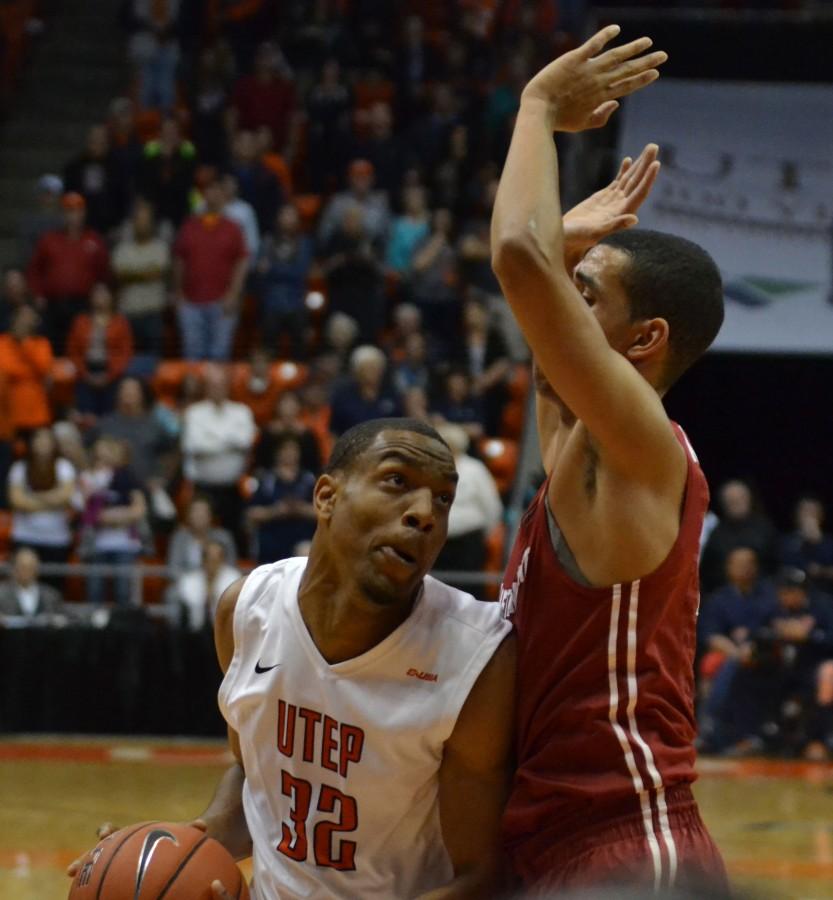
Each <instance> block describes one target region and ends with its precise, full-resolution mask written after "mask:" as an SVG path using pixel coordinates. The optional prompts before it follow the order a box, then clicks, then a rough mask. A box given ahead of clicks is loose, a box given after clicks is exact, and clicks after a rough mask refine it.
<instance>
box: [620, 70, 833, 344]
mask: <svg viewBox="0 0 833 900" xmlns="http://www.w3.org/2000/svg"><path fill="white" fill-rule="evenodd" d="M622 115H623V121H622V123H621V124H622V128H621V137H620V151H621V155H628V154H629V155H631V156H636V154H637V153H639V151H640V150H641V149H642V147H643V146H644V145H645V144H647V143H649V142H650V141H654V142H655V143H657V144H659V146H660V147H661V148H662V153H663V161H664V162H663V168H662V171H661V172H660V176H659V180H658V182H657V184H656V186H655V187H654V191H653V194H652V195H651V196H650V197H649V198H648V200H647V201H646V203H645V205H644V207H643V208H642V211H641V212H640V213H639V221H640V227H642V228H653V229H656V230H658V231H667V232H670V233H672V234H678V235H680V236H682V237H686V238H689V239H690V240H692V241H695V242H696V243H698V244H700V245H701V246H702V247H704V248H705V249H706V250H708V251H709V253H711V254H712V256H713V257H714V258H715V260H716V261H717V264H718V265H719V266H720V269H721V272H722V273H723V278H724V282H725V286H726V321H725V323H724V325H723V328H722V330H721V332H720V335H719V337H718V338H717V341H716V342H715V347H716V348H717V349H722V350H746V351H767V352H773V351H775V352H790V353H794V352H800V353H833V87H831V86H827V85H823V86H822V85H819V86H816V85H789V84H760V83H758V84H746V83H730V82H702V81H674V80H673V79H672V80H660V81H659V82H657V83H656V84H654V85H652V86H651V87H649V88H647V89H646V90H644V91H640V92H639V93H637V94H635V95H634V96H632V97H630V98H628V101H627V103H626V104H625V105H624V109H623V110H622Z"/></svg>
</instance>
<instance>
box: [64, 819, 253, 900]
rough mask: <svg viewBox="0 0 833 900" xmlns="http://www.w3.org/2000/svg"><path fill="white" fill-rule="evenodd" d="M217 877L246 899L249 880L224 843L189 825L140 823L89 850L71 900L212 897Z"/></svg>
mask: <svg viewBox="0 0 833 900" xmlns="http://www.w3.org/2000/svg"><path fill="white" fill-rule="evenodd" d="M215 879H219V880H220V881H221V882H222V883H223V885H224V886H225V888H226V890H227V891H228V892H229V893H230V894H231V896H232V897H234V898H235V900H248V897H249V889H248V887H247V885H246V880H245V878H244V877H243V874H242V873H241V871H240V870H239V869H238V868H237V864H236V863H235V861H234V860H233V859H232V857H231V854H229V852H228V851H227V850H226V849H225V847H223V846H222V844H220V843H218V842H217V841H215V840H214V839H213V838H210V837H207V836H206V835H205V834H203V832H202V831H200V830H199V829H197V828H192V827H190V826H188V825H178V824H175V823H172V822H141V823H139V824H137V825H129V826H128V827H127V828H122V829H121V830H120V831H117V832H115V833H114V834H111V835H110V836H109V837H106V838H104V840H103V841H101V842H100V843H98V844H97V845H96V846H95V847H94V848H93V849H92V850H90V852H89V853H87V855H86V856H85V857H84V858H83V859H82V860H81V867H80V869H79V870H78V873H77V874H76V876H75V878H73V880H72V887H71V888H70V892H69V900H93V898H95V900H159V898H161V897H163V896H164V897H165V900H212V897H213V894H212V892H211V882H212V881H214V880H215Z"/></svg>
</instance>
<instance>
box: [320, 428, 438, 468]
mask: <svg viewBox="0 0 833 900" xmlns="http://www.w3.org/2000/svg"><path fill="white" fill-rule="evenodd" d="M383 431H410V432H413V433H414V434H422V435H425V436H426V437H430V438H433V439H434V440H435V441H438V442H439V443H440V444H442V445H443V447H446V448H448V444H446V442H445V441H444V440H443V439H442V437H441V436H440V434H439V432H438V431H437V429H436V428H433V427H432V426H431V425H428V424H427V423H425V422H422V421H420V420H419V419H409V418H387V419H368V420H367V421H366V422H361V423H359V424H358V425H354V426H353V427H352V428H349V429H348V430H347V431H345V432H344V434H342V435H341V437H340V438H339V439H338V440H337V441H336V443H335V446H334V447H333V452H332V453H331V454H330V460H329V462H328V463H327V465H326V466H325V467H324V471H325V472H326V473H328V474H332V473H333V472H346V471H348V470H349V469H350V468H351V467H352V466H353V465H354V463H355V462H356V460H358V459H359V458H360V457H361V455H362V454H363V453H364V452H365V450H367V448H368V447H369V446H370V445H371V444H372V443H373V442H374V441H375V440H376V438H377V437H378V436H379V435H380V434H381V433H382V432H383ZM450 452H451V450H449V453H450Z"/></svg>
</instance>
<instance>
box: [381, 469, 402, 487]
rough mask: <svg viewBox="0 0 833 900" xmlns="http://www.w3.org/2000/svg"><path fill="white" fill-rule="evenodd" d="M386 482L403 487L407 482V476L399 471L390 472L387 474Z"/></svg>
mask: <svg viewBox="0 0 833 900" xmlns="http://www.w3.org/2000/svg"><path fill="white" fill-rule="evenodd" d="M385 482H386V483H387V484H394V485H396V486H397V487H402V486H403V485H404V484H405V478H404V477H403V476H402V475H401V474H400V473H399V472H389V473H388V474H387V475H385Z"/></svg>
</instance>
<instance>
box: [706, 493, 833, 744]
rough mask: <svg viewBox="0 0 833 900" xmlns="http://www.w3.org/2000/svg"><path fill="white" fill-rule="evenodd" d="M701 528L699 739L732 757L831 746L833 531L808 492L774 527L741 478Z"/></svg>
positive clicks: (814, 498)
mask: <svg viewBox="0 0 833 900" xmlns="http://www.w3.org/2000/svg"><path fill="white" fill-rule="evenodd" d="M717 506H718V508H719V513H720V517H719V518H718V516H717V515H716V514H711V515H710V522H709V527H708V528H707V530H706V531H705V532H704V545H703V553H702V566H701V583H702V591H703V600H702V605H701V610H700V617H699V632H698V638H699V641H698V643H699V662H698V675H699V680H700V697H699V700H700V723H699V724H700V741H701V746H702V748H703V749H704V750H706V751H711V752H721V753H725V754H727V755H730V756H743V755H752V754H755V753H760V752H762V751H769V752H789V753H796V754H797V753H803V754H804V755H805V756H806V757H808V758H810V759H825V758H827V757H828V756H829V755H830V754H831V753H833V535H831V534H829V533H827V532H825V530H824V518H825V510H824V506H823V504H822V502H821V501H820V500H819V499H818V498H817V497H813V496H805V497H801V498H799V500H798V501H797V503H796V505H795V523H794V529H793V530H792V531H791V532H789V533H788V534H781V535H779V534H778V532H777V530H776V528H775V527H774V525H773V524H772V522H771V521H770V520H769V518H768V517H767V516H766V515H765V513H764V512H763V511H762V510H760V509H759V508H757V506H756V504H755V502H754V498H753V494H752V491H751V489H750V487H749V486H748V485H747V484H745V483H744V482H742V481H730V482H727V483H726V484H724V485H723V486H722V487H721V488H720V491H719V493H718V503H717Z"/></svg>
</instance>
